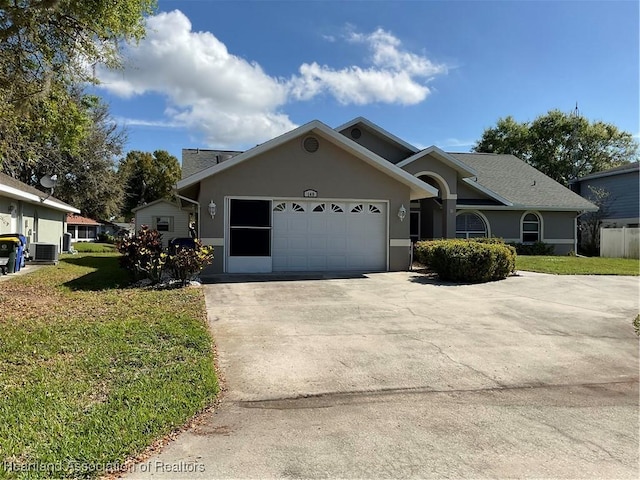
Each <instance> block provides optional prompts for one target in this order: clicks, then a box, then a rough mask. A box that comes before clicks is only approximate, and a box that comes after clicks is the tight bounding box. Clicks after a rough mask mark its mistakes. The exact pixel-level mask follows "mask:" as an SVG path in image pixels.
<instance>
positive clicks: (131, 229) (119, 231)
mask: <svg viewBox="0 0 640 480" xmlns="http://www.w3.org/2000/svg"><path fill="white" fill-rule="evenodd" d="M113 225H114V226H115V227H114V230H115V233H114V235H117V236H127V237H129V236H132V235H134V234H135V233H136V224H135V219H133V218H132V219H131V222H130V223H125V222H113Z"/></svg>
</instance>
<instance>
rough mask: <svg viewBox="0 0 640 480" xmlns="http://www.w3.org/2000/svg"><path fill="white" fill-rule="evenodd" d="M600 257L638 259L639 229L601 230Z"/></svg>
mask: <svg viewBox="0 0 640 480" xmlns="http://www.w3.org/2000/svg"><path fill="white" fill-rule="evenodd" d="M600 256H601V257H609V258H640V228H626V227H622V228H601V229H600Z"/></svg>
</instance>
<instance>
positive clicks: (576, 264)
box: [516, 255, 640, 275]
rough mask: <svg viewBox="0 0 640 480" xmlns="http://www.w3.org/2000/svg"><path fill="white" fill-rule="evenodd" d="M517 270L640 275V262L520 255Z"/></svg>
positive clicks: (565, 273) (560, 273) (566, 273)
mask: <svg viewBox="0 0 640 480" xmlns="http://www.w3.org/2000/svg"><path fill="white" fill-rule="evenodd" d="M516 270H527V271H530V272H540V273H553V274H557V275H640V261H639V260H637V259H630V258H600V257H590V258H587V257H570V256H566V257H560V256H549V257H546V256H527V255H518V257H517V258H516Z"/></svg>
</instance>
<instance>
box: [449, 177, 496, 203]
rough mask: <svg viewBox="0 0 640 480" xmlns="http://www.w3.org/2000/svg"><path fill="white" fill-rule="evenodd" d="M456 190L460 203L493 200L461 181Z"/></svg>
mask: <svg viewBox="0 0 640 480" xmlns="http://www.w3.org/2000/svg"><path fill="white" fill-rule="evenodd" d="M456 188H457V192H458V203H464V200H493V199H492V198H491V197H489V196H488V195H485V194H484V193H481V192H479V191H478V190H476V189H475V188H471V187H470V186H469V185H467V184H466V183H464V182H462V181H461V180H459V181H458V182H457V184H456Z"/></svg>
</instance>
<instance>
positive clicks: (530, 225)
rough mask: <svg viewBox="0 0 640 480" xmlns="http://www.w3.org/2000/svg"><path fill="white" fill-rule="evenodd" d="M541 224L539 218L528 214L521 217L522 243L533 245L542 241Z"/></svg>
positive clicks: (530, 213) (533, 214)
mask: <svg viewBox="0 0 640 480" xmlns="http://www.w3.org/2000/svg"><path fill="white" fill-rule="evenodd" d="M541 226H542V222H541V221H540V217H539V216H538V215H537V214H535V213H533V212H529V213H527V214H525V215H524V216H523V217H522V228H521V232H522V243H535V242H539V241H541V240H542V235H541V232H542V228H541Z"/></svg>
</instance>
